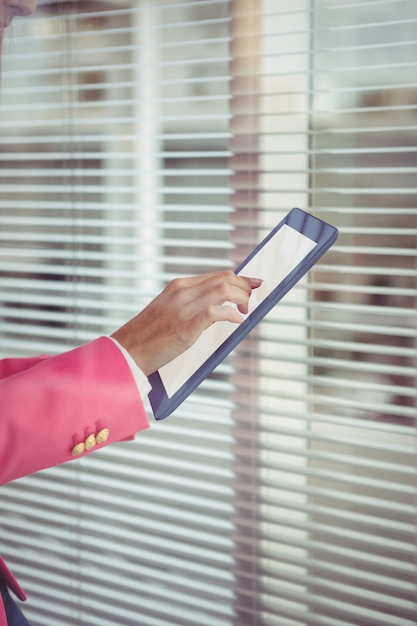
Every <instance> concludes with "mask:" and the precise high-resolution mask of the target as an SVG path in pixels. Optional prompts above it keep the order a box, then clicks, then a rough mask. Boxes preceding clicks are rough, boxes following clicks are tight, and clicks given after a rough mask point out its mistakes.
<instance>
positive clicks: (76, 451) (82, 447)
mask: <svg viewBox="0 0 417 626" xmlns="http://www.w3.org/2000/svg"><path fill="white" fill-rule="evenodd" d="M84 450H85V445H84V443H83V442H82V441H81V442H80V443H77V445H75V446H74V447H73V449H72V450H71V454H72V456H80V454H82V453H83V452H84Z"/></svg>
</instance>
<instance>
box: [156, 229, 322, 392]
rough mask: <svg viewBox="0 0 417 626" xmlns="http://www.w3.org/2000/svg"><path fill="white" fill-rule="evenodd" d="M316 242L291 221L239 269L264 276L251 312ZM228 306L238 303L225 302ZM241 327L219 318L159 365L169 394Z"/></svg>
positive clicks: (250, 309) (251, 305)
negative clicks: (164, 362) (176, 355)
mask: <svg viewBox="0 0 417 626" xmlns="http://www.w3.org/2000/svg"><path fill="white" fill-rule="evenodd" d="M316 245H317V242H316V241H313V240H312V239H310V238H309V237H306V236H305V235H303V234H302V233H300V232H298V231H297V230H295V229H294V228H292V227H291V226H288V224H284V225H283V226H282V228H280V229H279V230H277V232H276V233H275V234H274V235H273V237H271V238H270V239H269V240H268V241H267V242H266V244H265V245H264V246H263V247H262V248H261V249H260V250H259V252H258V253H257V254H255V255H254V256H253V257H252V258H251V259H250V260H249V261H248V263H246V264H245V266H244V267H243V268H242V270H241V271H240V272H239V273H240V274H242V275H244V276H253V277H254V278H262V279H263V281H264V282H263V284H262V285H261V287H259V288H258V289H255V290H254V291H253V292H252V295H251V297H250V300H249V312H248V313H247V315H246V316H244V317H247V316H248V315H250V314H251V313H252V312H253V311H254V310H255V309H256V308H257V307H258V306H259V305H260V304H261V303H262V302H263V301H264V300H265V299H266V298H267V297H268V296H269V295H270V294H271V293H272V292H273V291H274V289H275V288H276V287H277V286H278V285H279V284H280V283H281V282H282V281H283V280H284V279H285V277H286V276H288V274H290V272H292V271H293V270H294V269H295V268H296V267H297V265H298V264H299V263H300V262H301V261H302V260H303V259H304V258H305V257H306V256H307V255H308V254H309V253H310V252H311V251H312V250H313V248H314V247H315V246H316ZM226 304H228V306H235V305H233V304H230V303H226ZM237 327H238V325H237V324H233V323H232V322H217V323H216V324H213V325H212V326H210V328H208V329H207V330H205V331H204V332H203V333H202V335H201V336H200V338H199V339H198V340H197V341H196V343H195V344H194V345H193V346H191V348H188V350H186V351H185V352H184V353H183V354H181V355H180V356H178V357H177V358H175V359H174V360H173V361H171V362H170V363H167V365H164V366H163V367H161V368H160V369H159V375H160V377H161V380H162V382H163V385H164V387H165V391H166V394H167V396H168V397H169V398H172V396H173V395H174V394H175V393H176V392H177V391H178V390H179V389H181V387H182V386H183V385H184V384H185V383H186V382H187V380H188V379H189V378H190V376H191V375H192V374H193V373H194V372H195V371H196V370H197V369H198V368H199V367H201V365H203V363H205V362H206V361H207V359H208V358H209V357H210V356H211V355H212V354H213V353H214V352H215V351H216V350H217V349H218V348H219V347H220V346H221V345H222V344H223V343H224V342H225V341H226V339H228V337H230V335H232V334H233V332H234V331H235V330H236V328H237Z"/></svg>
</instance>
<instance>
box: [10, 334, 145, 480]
mask: <svg viewBox="0 0 417 626" xmlns="http://www.w3.org/2000/svg"><path fill="white" fill-rule="evenodd" d="M148 427H149V422H148V418H147V416H146V412H145V409H144V406H143V402H142V399H141V397H140V394H139V391H138V388H137V385H136V382H135V380H134V377H133V375H132V372H131V370H130V368H129V365H128V364H127V362H126V359H125V358H124V356H123V354H122V353H121V352H120V350H119V349H118V347H117V346H116V345H115V344H114V343H113V342H112V341H111V339H109V338H108V337H100V338H99V339H96V340H95V341H92V342H90V343H87V344H85V345H83V346H81V347H79V348H76V349H75V350H71V351H69V352H65V353H63V354H61V355H59V356H55V357H45V356H42V357H37V358H34V359H6V360H4V361H1V362H0V484H4V483H6V482H8V481H10V480H14V479H16V478H19V477H21V476H25V475H27V474H31V473H33V472H36V471H38V470H41V469H44V468H46V467H51V466H53V465H58V464H60V463H64V462H66V461H70V460H72V459H75V458H79V457H80V456H83V455H85V454H88V453H89V452H92V451H94V450H97V449H98V448H100V447H102V446H104V445H106V444H109V443H112V442H114V441H121V440H123V439H131V438H133V437H134V435H135V433H136V432H138V431H140V430H143V429H145V428H148Z"/></svg>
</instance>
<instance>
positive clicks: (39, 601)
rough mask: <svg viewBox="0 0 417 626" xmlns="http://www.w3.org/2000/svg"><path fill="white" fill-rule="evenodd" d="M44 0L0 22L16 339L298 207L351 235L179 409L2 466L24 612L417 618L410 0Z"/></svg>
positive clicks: (128, 302)
mask: <svg viewBox="0 0 417 626" xmlns="http://www.w3.org/2000/svg"><path fill="white" fill-rule="evenodd" d="M39 4H40V6H39V9H38V11H37V15H36V16H35V17H34V18H32V19H30V20H22V21H21V22H16V24H15V25H14V26H13V34H12V36H11V38H10V40H9V41H8V42H7V46H6V52H7V54H6V63H5V75H4V78H3V85H2V95H1V111H2V114H1V118H0V125H1V131H2V132H1V139H0V187H1V196H0V225H1V228H0V244H1V245H0V285H1V288H0V294H1V295H0V320H1V330H0V356H8V355H21V354H36V353H39V352H49V353H56V352H60V351H62V350H65V349H68V348H70V347H72V346H73V345H77V344H79V343H82V342H84V341H88V340H90V339H92V338H94V337H96V336H97V335H98V334H102V333H108V332H111V331H112V330H113V329H114V328H116V327H117V326H118V325H119V324H121V323H122V322H123V321H124V320H125V319H127V318H128V317H129V316H131V315H133V314H134V313H135V312H136V311H137V310H138V309H140V308H142V307H143V306H144V305H145V304H146V303H147V302H148V301H149V300H150V299H151V298H152V297H153V296H154V295H155V294H156V293H157V292H158V291H159V290H160V289H161V288H162V286H163V285H164V284H165V283H166V282H167V281H168V280H170V279H171V278H173V277H174V276H177V275H180V274H184V275H189V274H192V273H195V272H202V271H211V270H214V269H220V268H223V267H225V266H227V267H231V266H233V265H235V264H237V263H238V262H239V261H240V260H241V259H242V258H244V256H245V255H246V253H247V251H248V250H249V249H250V248H251V247H252V246H253V245H254V244H255V243H257V242H258V241H259V240H261V239H262V237H263V236H264V235H265V234H266V233H267V232H268V230H269V229H270V228H271V227H273V226H274V225H275V224H276V223H277V222H278V221H279V220H280V219H281V217H282V216H283V215H284V214H285V213H286V212H287V211H288V210H289V209H290V208H292V207H293V206H301V207H303V208H306V209H308V210H310V211H311V212H313V213H314V214H315V215H317V216H318V217H320V218H322V219H325V220H327V221H329V222H331V223H333V224H335V225H336V226H338V228H339V230H340V236H339V239H338V241H337V243H336V245H335V246H334V248H333V249H332V251H331V252H329V253H328V254H327V255H326V256H325V257H324V258H323V260H322V261H321V262H320V263H319V264H318V265H317V266H316V268H315V269H314V270H313V271H312V272H310V274H309V277H308V278H307V279H305V280H303V281H302V282H301V284H299V285H298V286H297V287H296V288H295V289H294V290H293V291H292V292H291V293H290V294H288V296H287V297H286V298H285V299H284V301H283V302H282V303H281V304H280V305H279V306H278V307H276V308H275V309H274V311H272V312H271V314H270V315H268V317H267V318H266V320H265V321H264V322H263V323H262V324H261V325H260V326H259V327H258V328H257V329H256V330H255V331H254V332H253V333H252V334H251V336H250V337H249V338H248V339H247V340H245V342H244V343H243V344H242V345H241V346H239V348H238V349H237V350H236V351H235V352H234V353H233V355H231V357H230V358H229V359H228V360H227V362H226V363H224V364H223V365H222V366H221V367H219V368H218V370H217V371H216V372H215V373H214V374H213V375H212V376H211V377H210V379H209V380H208V381H206V383H205V384H204V385H202V386H201V387H200V388H199V390H198V391H196V392H195V393H194V394H193V396H192V397H191V398H190V399H189V400H188V401H187V402H186V403H185V404H184V405H182V406H181V407H180V408H179V409H178V411H177V412H176V414H175V416H172V417H170V418H168V419H167V420H165V421H164V422H163V423H158V424H155V425H154V427H153V428H152V429H151V430H150V431H149V432H146V433H141V434H140V435H139V436H138V437H137V439H136V441H135V442H131V443H123V444H117V445H113V446H111V447H109V448H107V449H105V450H103V451H100V452H99V453H96V454H95V455H91V456H90V457H88V458H86V459H83V460H81V461H77V462H75V463H70V464H67V465H64V466H61V467H57V468H52V469H50V470H47V471H45V472H41V473H39V474H37V475H34V476H31V477H28V478H25V479H22V480H20V481H16V482H15V483H11V484H9V485H6V486H4V487H2V490H1V505H0V506H1V509H0V510H1V516H0V528H1V533H0V537H1V539H0V551H1V552H2V553H3V554H4V555H5V556H7V557H8V560H9V561H10V564H11V565H12V566H13V569H14V570H15V571H16V572H17V573H18V574H19V577H20V579H21V582H22V584H23V586H24V588H25V589H26V591H27V593H28V595H29V598H30V602H29V604H28V607H27V609H26V612H27V615H28V617H29V618H30V619H31V620H32V622H33V624H34V626H36V624H42V626H56V624H57V623H58V622H59V623H62V622H63V621H65V624H68V625H70V624H73V625H74V626H75V625H77V626H79V625H81V624H88V625H89V626H90V625H94V624H95V625H97V626H107V625H109V626H110V625H113V624H115V623H121V624H123V625H126V626H127V625H129V624H132V626H133V625H137V624H138V623H139V622H140V623H141V624H147V625H149V626H162V625H168V624H169V625H170V626H171V625H172V624H178V625H179V626H195V624H197V623H198V624H202V625H205V626H210V625H216V626H220V625H224V626H246V625H248V626H249V625H256V626H352V625H353V624H355V626H365V625H366V626H369V625H370V624H372V625H373V624H375V625H376V624H377V625H378V626H393V624H395V626H413V625H414V624H415V623H416V621H415V616H416V614H417V605H416V596H417V587H416V580H417V551H416V545H415V533H416V518H417V515H416V513H417V508H416V484H417V481H416V479H417V462H416V454H417V448H416V441H417V439H416V437H417V432H416V414H417V411H416V409H417V386H416V380H417V316H416V305H417V249H416V241H417V209H416V184H415V182H416V171H417V161H416V148H415V146H416V135H417V124H416V110H417V103H416V100H415V93H416V89H415V88H416V79H415V75H416V72H415V70H416V65H415V59H416V46H417V41H416V37H415V26H416V21H417V13H416V5H415V3H414V2H413V0H372V1H370V0H369V1H368V0H367V1H365V2H363V1H361V2H359V1H358V0H355V1H352V2H349V3H348V2H346V1H341V0H316V1H315V2H310V1H308V0H294V1H293V2H291V3H290V4H289V3H287V2H283V1H282V0H245V1H243V2H242V1H240V0H239V1H238V0H182V1H180V0H154V1H152V0H141V1H140V2H137V3H136V2H129V1H127V0H126V1H125V2H116V1H115V0H114V1H110V0H109V1H108V2H88V3H87V2H71V3H67V2H46V1H45V2H40V3H39ZM39 563H41V567H40V566H39ZM139 616H140V617H139Z"/></svg>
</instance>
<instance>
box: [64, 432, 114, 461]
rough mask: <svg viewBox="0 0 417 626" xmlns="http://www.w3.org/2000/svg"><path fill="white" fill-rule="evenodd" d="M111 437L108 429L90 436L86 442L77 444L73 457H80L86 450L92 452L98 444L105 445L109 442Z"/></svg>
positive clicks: (72, 452) (73, 450)
mask: <svg viewBox="0 0 417 626" xmlns="http://www.w3.org/2000/svg"><path fill="white" fill-rule="evenodd" d="M109 435H110V430H109V429H108V428H103V429H102V430H100V431H99V432H98V433H97V434H96V435H88V437H87V439H86V440H85V441H80V443H77V444H76V445H75V446H74V447H73V449H72V450H71V454H72V456H79V455H80V454H82V453H83V452H84V451H85V450H91V449H92V448H94V446H96V445H97V444H100V443H104V442H106V441H107V439H108V438H109Z"/></svg>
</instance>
